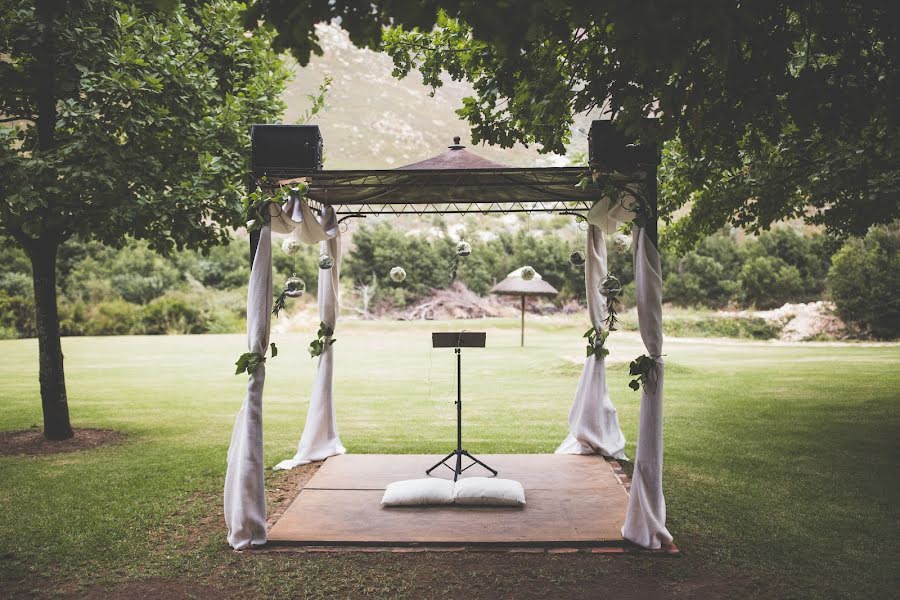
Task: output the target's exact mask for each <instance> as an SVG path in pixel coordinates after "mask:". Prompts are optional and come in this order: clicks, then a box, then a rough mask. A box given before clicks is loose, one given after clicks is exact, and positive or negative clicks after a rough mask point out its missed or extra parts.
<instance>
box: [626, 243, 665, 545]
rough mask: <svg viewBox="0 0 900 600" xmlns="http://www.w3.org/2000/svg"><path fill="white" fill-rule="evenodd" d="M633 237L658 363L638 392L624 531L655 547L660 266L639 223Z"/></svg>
mask: <svg viewBox="0 0 900 600" xmlns="http://www.w3.org/2000/svg"><path fill="white" fill-rule="evenodd" d="M633 240H634V241H633V244H632V245H633V248H634V278H635V288H636V293H637V309H638V326H639V328H640V332H641V339H642V340H643V342H644V346H645V347H646V349H647V355H648V356H650V357H651V358H653V359H654V360H655V361H656V368H655V370H654V371H651V373H650V378H649V379H650V380H649V381H648V382H647V384H646V385H645V386H644V389H643V390H642V391H641V413H640V420H639V423H638V440H637V452H636V454H635V459H634V475H633V476H632V481H631V494H630V496H629V498H628V510H627V512H626V514H625V525H624V527H622V536H623V537H624V538H625V539H627V540H630V541H632V542H634V543H635V544H638V545H640V546H643V547H645V548H651V549H657V548H660V547H661V546H662V545H663V544H668V543H670V542H671V541H672V535H671V534H670V533H669V531H668V530H667V529H666V501H665V498H664V497H663V490H662V458H663V432H662V399H663V379H664V365H663V360H662V344H663V330H662V271H661V269H660V261H659V252H658V251H657V249H656V248H655V247H654V245H653V244H652V243H651V242H650V240H649V239H648V237H647V233H646V231H645V230H644V228H643V227H637V226H635V228H634V232H633Z"/></svg>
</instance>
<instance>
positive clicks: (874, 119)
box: [251, 0, 900, 243]
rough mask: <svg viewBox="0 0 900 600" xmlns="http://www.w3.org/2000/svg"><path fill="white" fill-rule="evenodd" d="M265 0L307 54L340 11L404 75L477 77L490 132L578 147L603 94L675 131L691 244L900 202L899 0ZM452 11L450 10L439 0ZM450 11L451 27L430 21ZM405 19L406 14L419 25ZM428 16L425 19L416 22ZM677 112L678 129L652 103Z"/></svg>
mask: <svg viewBox="0 0 900 600" xmlns="http://www.w3.org/2000/svg"><path fill="white" fill-rule="evenodd" d="M307 4H308V3H303V4H301V3H299V2H298V1H297V0H266V1H265V2H259V3H257V4H256V5H255V6H254V7H253V8H252V9H251V15H252V18H253V19H254V20H255V19H257V18H262V19H264V20H265V22H267V23H269V24H271V26H272V27H274V28H276V29H277V30H278V32H279V37H278V39H277V41H276V43H277V44H279V45H280V46H282V47H286V48H291V49H292V50H293V51H294V52H295V54H296V55H297V57H298V59H299V60H300V61H301V62H303V61H305V60H307V59H308V58H309V54H310V52H316V51H318V50H319V49H318V47H317V45H316V43H315V30H314V29H313V25H314V24H315V22H317V21H319V20H324V19H327V18H332V17H340V18H341V23H342V25H343V26H345V27H346V28H347V29H348V30H349V32H350V35H351V39H353V40H354V41H355V42H356V43H358V44H367V45H370V46H373V47H378V46H379V44H381V42H382V39H381V38H382V33H381V32H380V31H379V29H378V27H377V25H378V24H383V25H386V26H387V25H394V26H396V28H393V29H388V30H387V33H386V34H385V35H384V36H383V37H384V42H386V43H385V44H384V46H382V47H383V48H384V49H386V50H387V51H388V52H389V53H390V54H391V55H392V57H393V59H394V62H395V65H396V74H397V75H398V76H401V77H402V76H405V75H407V74H408V73H409V72H411V71H412V70H414V69H418V70H419V71H421V73H422V76H423V79H424V81H425V83H427V84H429V85H433V86H439V85H441V75H442V74H443V73H449V74H450V76H452V77H453V78H455V79H465V80H468V81H470V82H471V83H472V84H473V85H474V88H475V92H476V95H475V96H474V97H472V98H467V99H465V101H464V105H463V106H462V108H461V109H460V111H459V112H460V114H461V115H462V116H464V117H465V118H466V119H467V120H468V121H469V123H470V124H471V127H472V133H473V138H474V141H476V142H477V141H480V140H485V141H487V142H489V143H494V144H500V145H501V146H508V145H511V144H513V143H517V142H519V143H525V144H530V143H536V144H538V145H540V147H541V149H542V150H543V151H545V152H558V153H562V152H564V151H565V147H566V145H567V143H568V142H569V141H570V132H571V125H572V122H573V115H575V114H578V113H583V112H585V111H589V110H591V109H596V110H597V111H599V112H603V113H605V114H606V116H607V117H612V118H613V119H615V120H616V121H617V122H618V123H619V124H620V126H621V127H622V128H623V129H624V130H626V131H627V132H628V133H630V134H632V135H634V136H636V137H638V138H641V139H644V140H646V139H650V138H653V137H657V138H659V137H661V138H664V139H668V140H669V141H668V143H667V144H666V148H665V155H664V164H663V169H662V173H661V177H662V181H661V183H662V185H661V189H660V200H661V213H662V214H661V216H663V217H664V218H669V217H670V216H671V215H672V214H673V213H675V212H676V211H677V210H678V209H679V208H681V207H682V206H684V205H686V204H688V203H689V204H690V206H691V211H690V214H689V215H688V217H687V218H685V219H682V220H681V221H680V222H679V223H678V224H677V225H676V226H675V227H670V228H669V233H670V234H676V235H675V236H674V237H675V238H677V239H678V240H680V241H682V242H685V243H690V242H691V241H693V240H695V239H697V237H698V236H700V235H701V234H704V233H710V232H712V231H715V230H716V229H718V228H719V227H720V226H721V225H723V224H725V223H729V222H730V223H732V224H735V225H741V226H744V227H747V228H749V229H758V228H764V227H767V226H768V225H769V224H770V223H772V222H774V221H777V220H781V219H785V218H791V217H803V218H806V219H807V220H808V221H809V222H811V223H816V224H821V225H825V226H826V227H828V229H829V230H830V231H832V232H833V233H835V234H838V235H847V234H859V233H863V232H865V231H866V229H867V228H868V227H869V226H870V225H872V224H873V223H885V222H889V221H891V220H892V219H895V218H897V217H898V216H900V197H898V190H900V130H898V115H900V110H898V109H897V106H898V102H900V75H898V68H897V67H898V64H897V62H898V57H900V34H898V31H900V3H898V2H885V1H884V0H777V1H772V2H746V1H738V0H729V1H722V0H685V1H675V2H668V1H661V0H656V1H653V0H651V1H649V2H633V1H623V0H568V1H559V2H547V1H546V0H516V1H515V2H513V1H511V0H507V1H498V2H496V3H492V4H491V6H490V7H488V6H486V5H485V3H484V2H480V1H478V0H390V1H389V0H380V1H379V0H375V1H374V2H369V1H368V0H367V1H365V2H360V1H357V0H333V1H331V2H321V3H312V7H311V8H310V7H308V6H307ZM438 8H441V9H443V11H444V12H443V13H441V16H440V17H438V12H437V9H438ZM435 23H437V25H438V27H437V28H436V29H433V30H432V28H431V26H432V25H433V24H435ZM400 25H405V26H406V27H407V28H406V29H403V28H401V27H400ZM415 26H419V27H421V28H422V29H421V30H417V29H413V27H415ZM649 115H656V116H658V117H660V122H661V125H662V127H661V129H660V130H659V131H652V130H650V129H649V128H646V127H645V125H644V123H645V117H646V116H649Z"/></svg>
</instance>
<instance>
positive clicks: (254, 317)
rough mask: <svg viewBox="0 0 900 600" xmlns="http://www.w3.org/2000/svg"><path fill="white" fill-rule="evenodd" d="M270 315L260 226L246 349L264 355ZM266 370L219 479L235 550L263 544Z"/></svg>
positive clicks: (266, 246) (268, 264)
mask: <svg viewBox="0 0 900 600" xmlns="http://www.w3.org/2000/svg"><path fill="white" fill-rule="evenodd" d="M271 314H272V231H271V227H270V226H269V224H266V225H264V226H263V228H262V231H261V232H260V236H259V245H258V246H257V248H256V255H255V256H254V259H253V269H252V271H251V273H250V287H249V290H248V291H247V347H248V349H249V351H250V352H257V353H259V354H261V355H265V354H266V351H267V350H268V346H269V325H270V319H271ZM265 380H266V365H265V363H264V362H263V363H261V364H260V365H259V366H258V367H257V368H256V369H255V370H254V371H253V373H251V374H250V380H249V381H248V383H247V396H246V398H245V399H244V403H243V404H242V405H241V409H240V411H239V412H238V414H237V419H236V420H235V423H234V430H233V431H232V434H231V445H230V446H229V448H228V468H227V471H226V473H225V523H226V525H227V526H228V543H229V544H230V545H231V547H232V548H234V549H236V550H241V549H244V548H248V547H250V546H251V545H254V546H256V545H261V544H265V543H266V489H265V479H264V472H265V465H264V463H263V437H262V436H263V427H262V395H263V385H264V384H265Z"/></svg>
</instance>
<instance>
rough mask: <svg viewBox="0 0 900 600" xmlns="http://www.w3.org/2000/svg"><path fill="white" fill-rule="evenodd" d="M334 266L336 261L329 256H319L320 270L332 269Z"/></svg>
mask: <svg viewBox="0 0 900 600" xmlns="http://www.w3.org/2000/svg"><path fill="white" fill-rule="evenodd" d="M333 266H334V259H333V258H331V257H330V256H328V255H327V254H324V253H323V254H320V255H319V268H320V269H330V268H331V267H333Z"/></svg>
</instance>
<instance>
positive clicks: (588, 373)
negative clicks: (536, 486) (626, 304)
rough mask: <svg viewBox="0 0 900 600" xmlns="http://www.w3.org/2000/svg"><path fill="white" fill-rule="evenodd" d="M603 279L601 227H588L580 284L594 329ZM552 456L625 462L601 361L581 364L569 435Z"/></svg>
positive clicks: (601, 309) (602, 307)
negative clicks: (601, 457) (600, 457)
mask: <svg viewBox="0 0 900 600" xmlns="http://www.w3.org/2000/svg"><path fill="white" fill-rule="evenodd" d="M606 275H607V269H606V236H605V234H604V231H603V229H602V228H601V227H599V226H597V225H595V224H593V223H591V224H589V225H588V232H587V245H586V248H585V263H584V282H585V287H586V290H587V304H588V313H589V315H590V318H591V323H592V324H593V326H594V327H596V328H598V329H599V328H600V327H601V326H602V325H603V320H604V319H605V318H606V299H605V298H604V297H603V295H602V294H601V293H600V282H601V281H603V279H604V278H605V277H606ZM556 454H602V455H604V456H611V457H613V458H623V459H624V458H625V436H624V435H623V434H622V429H621V428H620V427H619V417H618V415H617V414H616V409H615V407H614V406H613V404H612V400H611V399H610V397H609V388H608V387H607V383H606V360H605V359H597V358H596V357H594V356H593V355H592V356H589V357H587V360H585V362H584V369H583V370H582V372H581V379H580V380H579V382H578V388H577V389H576V390H575V399H574V401H573V402H572V408H571V409H570V410H569V435H568V437H566V439H565V440H564V441H563V443H562V444H560V446H559V447H558V448H557V449H556Z"/></svg>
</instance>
